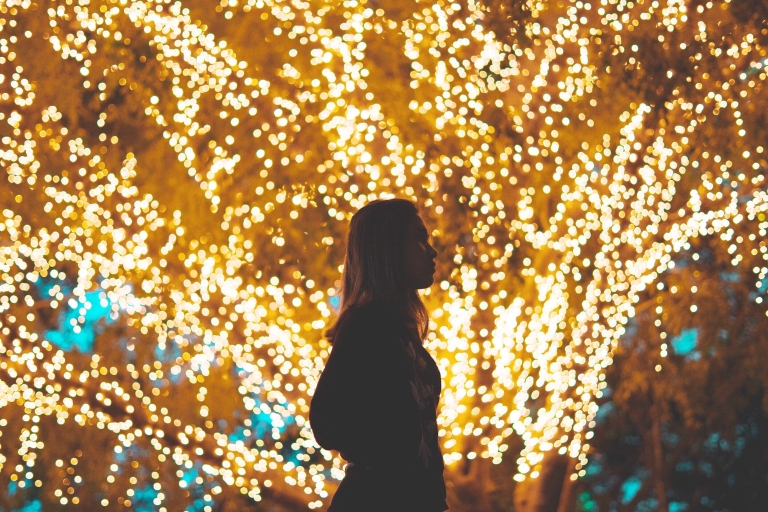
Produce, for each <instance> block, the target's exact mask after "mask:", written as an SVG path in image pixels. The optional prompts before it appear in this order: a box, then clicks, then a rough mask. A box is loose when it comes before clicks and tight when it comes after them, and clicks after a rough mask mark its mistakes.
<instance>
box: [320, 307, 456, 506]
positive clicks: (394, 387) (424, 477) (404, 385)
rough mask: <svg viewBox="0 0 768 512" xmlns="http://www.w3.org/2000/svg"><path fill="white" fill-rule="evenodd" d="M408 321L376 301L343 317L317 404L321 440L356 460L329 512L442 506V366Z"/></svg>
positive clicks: (346, 458) (346, 457)
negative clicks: (415, 339)
mask: <svg viewBox="0 0 768 512" xmlns="http://www.w3.org/2000/svg"><path fill="white" fill-rule="evenodd" d="M407 339H408V332H407V330H406V328H405V325H404V323H403V322H402V321H401V320H399V319H398V318H397V317H396V316H395V315H394V313H393V312H392V311H391V310H389V309H388V308H387V307H386V306H385V305H383V304H382V303H379V302H371V303H369V304H366V305H364V306H360V307H356V308H354V309H350V310H348V311H347V312H346V313H345V314H344V315H343V318H342V319H341V320H340V323H339V329H338V331H337V335H336V339H335V340H334V344H333V350H332V351H331V355H330V356H329V358H328V361H327V363H326V366H325V370H324V371H323V374H322V375H321V377H320V381H319V382H318V385H317V389H316V390H315V394H314V396H313V398H312V403H311V406H310V413H309V416H310V423H311V426H312V431H313V433H314V435H315V439H316V440H317V442H318V444H320V446H322V447H323V448H325V449H328V450H338V451H339V452H341V456H342V457H343V458H344V459H345V460H347V461H348V462H350V463H352V465H351V467H349V468H348V469H347V474H346V477H345V478H344V480H343V481H342V483H341V485H340V486H339V489H338V491H337V492H336V495H335V496H334V497H333V501H332V503H331V506H330V508H329V509H328V511H329V512H378V511H382V512H383V511H398V512H410V511H412V512H440V511H443V510H446V509H447V508H448V507H447V505H446V503H445V484H444V482H443V459H442V454H441V453H440V447H439V445H438V440H437V421H436V408H437V402H438V399H439V397H440V390H441V382H440V372H439V370H438V368H437V365H436V364H435V362H434V360H433V359H432V357H431V356H430V355H429V353H428V352H427V351H426V350H425V349H424V348H423V347H422V346H421V345H420V344H418V343H412V342H410V341H406V340H407Z"/></svg>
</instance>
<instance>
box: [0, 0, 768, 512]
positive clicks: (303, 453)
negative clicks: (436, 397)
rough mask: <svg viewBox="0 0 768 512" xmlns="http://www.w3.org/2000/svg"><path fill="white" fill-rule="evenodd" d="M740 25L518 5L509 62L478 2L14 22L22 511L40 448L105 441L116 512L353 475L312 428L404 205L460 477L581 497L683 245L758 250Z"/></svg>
mask: <svg viewBox="0 0 768 512" xmlns="http://www.w3.org/2000/svg"><path fill="white" fill-rule="evenodd" d="M729 6H730V3H729V2H720V3H716V4H713V2H709V3H707V4H699V5H696V6H694V5H693V4H690V3H686V2H682V1H676V0H669V1H668V2H665V3H664V2H662V3H660V2H659V1H649V0H638V1H636V2H625V1H613V0H610V1H609V0H601V1H595V2H592V3H590V2H582V1H577V2H547V3H544V2H535V1H531V2H528V4H527V6H526V9H525V10H524V12H525V13H526V16H527V18H526V19H525V20H522V21H523V23H522V24H514V25H513V24H512V21H510V25H509V29H510V30H512V31H511V32H510V34H511V35H509V36H508V37H507V35H506V34H502V33H496V32H494V31H493V30H492V29H490V28H489V27H491V26H492V27H494V28H496V27H498V26H504V25H503V23H504V22H503V20H502V21H499V20H498V19H496V20H494V16H498V15H499V13H498V12H496V11H494V9H496V6H495V3H494V2H488V3H478V2H473V1H469V2H467V3H448V2H443V1H438V2H435V3H434V4H428V3H410V2H409V3H407V5H401V6H399V7H398V6H396V5H395V4H393V5H391V6H389V5H383V4H382V5H380V2H369V3H366V2H364V1H358V0H346V1H344V2H342V3H339V4H338V5H336V4H334V5H330V4H324V3H319V2H303V1H301V0H292V1H284V2H281V1H266V0H258V1H256V0H250V1H249V2H247V3H244V2H239V1H237V0H228V1H226V0H224V1H222V3H221V4H219V5H218V6H216V9H215V10H213V9H210V10H209V9H208V7H209V5H208V4H205V3H203V4H202V5H197V4H189V5H187V4H186V3H184V2H164V1H155V2H150V1H128V0H119V1H95V0H63V1H60V2H54V3H50V4H46V6H45V7H44V6H43V5H42V4H37V3H34V2H32V1H31V0H21V1H19V0H9V1H6V2H5V3H4V5H3V6H2V7H1V8H0V28H1V30H0V73H2V80H0V90H1V91H0V101H1V102H2V107H1V108H0V124H2V128H0V142H1V144H0V161H2V165H3V168H4V169H5V171H6V173H7V180H8V181H7V185H4V186H3V187H2V188H3V192H2V197H0V201H2V205H1V207H2V212H1V213H0V242H1V243H0V277H2V281H1V282H0V332H1V333H2V336H0V342H1V344H0V406H1V407H3V408H6V409H7V410H9V411H13V414H14V415H17V416H18V417H20V418H21V423H20V424H21V427H20V434H19V446H21V449H19V450H17V451H18V456H19V462H17V463H16V465H15V466H14V467H13V472H12V474H11V476H10V478H11V480H12V481H13V482H16V483H17V485H18V487H19V488H22V489H23V488H25V487H29V486H37V487H40V486H42V485H43V481H42V480H41V479H40V477H38V476H37V473H36V469H35V460H36V459H37V458H38V456H37V455H36V454H37V453H38V452H39V451H41V450H44V449H48V448H47V447H45V446H44V443H42V442H39V441H38V438H39V435H40V433H39V431H40V429H41V425H43V424H45V425H48V423H47V420H46V418H52V417H55V418H56V423H57V424H58V426H55V428H61V429H80V428H85V429H98V430H105V431H108V432H110V433H111V434H110V435H111V440H112V443H113V444H112V449H113V451H114V453H115V461H114V463H113V464H110V473H109V474H108V475H107V476H106V477H104V478H105V482H106V483H107V484H108V486H107V488H108V489H111V490H107V491H103V497H101V499H100V503H101V504H102V505H103V506H104V507H111V506H113V505H114V504H115V503H118V504H120V505H125V506H131V504H132V503H133V504H136V503H138V502H140V501H141V500H142V499H144V500H149V501H151V502H152V503H153V504H154V505H155V506H157V507H161V508H160V510H163V508H162V507H166V506H169V505H168V502H169V500H170V498H168V496H170V494H171V493H173V492H176V490H173V491H172V490H171V489H170V488H169V481H170V480H173V483H174V484H177V485H176V486H175V487H176V488H177V489H181V490H186V492H189V490H190V489H192V488H193V487H198V488H200V489H205V491H204V494H203V496H202V500H203V503H204V505H203V506H204V508H205V510H211V508H212V506H213V502H214V501H215V500H216V496H217V495H219V494H221V493H222V492H224V491H223V488H224V487H231V488H235V489H237V490H238V491H239V492H240V493H242V494H244V495H247V496H249V497H251V498H253V499H255V500H257V501H258V500H261V499H262V496H263V494H265V493H270V496H271V497H273V498H275V499H282V500H285V501H286V502H290V503H298V504H301V505H302V506H304V505H308V506H309V508H310V509H314V508H319V507H321V506H322V505H323V503H324V500H326V498H328V496H329V494H330V493H331V492H332V488H333V485H335V481H337V480H339V479H340V478H341V477H342V476H343V472H342V469H341V468H342V461H341V460H340V459H339V458H338V457H335V456H334V454H331V453H328V452H326V451H324V450H321V449H320V448H319V447H318V446H316V445H315V444H314V441H313V438H312V435H311V428H310V425H309V424H308V422H307V419H306V418H307V413H308V403H309V400H310V396H309V394H310V393H311V390H312V389H313V388H314V386H315V384H316V382H317V379H318V377H319V375H320V372H321V371H322V364H323V361H324V360H325V359H326V358H327V355H328V351H329V350H330V347H329V346H328V344H327V343H326V342H325V341H324V340H322V339H321V333H322V331H323V330H324V329H325V328H326V327H327V326H328V324H329V322H330V319H331V317H332V315H333V314H334V313H333V310H334V308H335V307H336V305H337V304H338V301H337V299H338V296H337V294H338V282H335V281H336V280H337V279H338V271H339V268H337V265H338V263H339V262H340V261H341V255H342V249H343V248H342V247H341V245H342V244H341V243H340V242H341V240H343V236H344V233H345V230H346V227H347V222H348V219H349V218H350V217H351V215H352V214H353V213H354V211H356V210H357V208H359V207H360V206H362V205H363V204H365V203H366V202H367V201H369V200H371V199H374V198H377V197H389V196H392V195H394V194H398V195H405V196H410V197H413V198H414V199H416V200H418V201H420V202H421V203H423V205H424V213H425V216H426V217H427V219H428V224H429V223H430V222H431V225H432V226H433V227H434V230H433V232H432V234H433V236H434V238H435V241H436V243H437V244H438V246H440V247H441V249H442V253H441V256H440V257H439V259H440V260H441V261H440V262H439V263H440V266H439V271H438V282H437V283H436V285H435V286H434V287H433V289H432V290H430V291H429V292H427V293H426V294H425V300H426V302H427V303H428V307H429V309H430V311H432V317H433V318H432V325H431V328H432V332H431V334H430V336H429V339H428V340H427V347H428V349H429V350H430V352H431V353H432V354H434V355H435V358H436V360H437V362H438V365H439V367H440V370H441V373H442V375H443V382H444V393H443V399H442V404H441V405H442V408H441V411H440V416H439V418H438V423H439V428H440V431H439V435H440V438H441V442H442V446H443V451H444V457H445V461H446V464H447V465H448V468H449V471H450V470H451V468H452V467H455V465H456V464H457V463H459V462H460V461H462V460H465V459H469V460H470V461H472V460H475V459H481V460H482V459H489V460H491V461H492V462H493V463H499V462H500V461H501V459H502V457H503V456H512V457H517V468H518V473H517V474H516V475H515V479H516V480H518V481H521V480H524V479H525V478H527V477H533V478H535V477H537V476H538V474H539V472H540V471H541V467H542V464H543V463H544V459H545V457H546V456H547V454H549V453H559V454H567V455H568V456H570V457H572V458H574V459H576V460H577V462H576V465H575V468H576V473H575V474H574V476H573V477H574V478H575V477H576V476H577V475H583V474H584V469H583V466H584V464H585V463H586V453H587V452H588V451H589V439H590V438H591V429H592V427H593V426H594V417H595V413H596V412H597V405H596V404H595V398H596V397H600V396H601V393H602V389H604V388H605V382H604V379H605V368H606V367H607V366H608V365H610V364H611V362H612V354H613V350H614V347H615V345H616V343H617V341H618V339H619V337H620V336H621V335H622V334H623V332H624V326H625V325H626V322H627V321H628V320H629V319H630V318H631V317H632V316H633V314H634V312H635V308H636V305H637V301H638V300H639V296H640V293H641V292H643V291H644V290H645V289H646V288H648V287H649V286H652V285H653V284H654V283H655V281H656V279H657V278H658V276H659V275H660V274H661V273H662V272H664V271H666V270H668V269H670V268H673V267H674V264H675V260H674V256H675V253H677V252H678V251H680V250H682V249H684V248H685V247H686V244H687V241H688V240H689V239H690V238H692V237H696V236H699V235H704V234H710V235H711V234H720V236H721V237H722V238H723V239H724V240H727V241H730V243H731V244H732V245H731V247H732V249H733V250H732V251H731V252H732V254H733V261H732V264H733V265H734V266H736V265H739V264H740V263H741V261H742V260H743V259H744V255H743V254H742V244H741V243H740V242H738V241H736V240H731V238H732V236H733V235H734V231H733V227H734V226H736V225H748V226H750V227H749V230H750V232H751V233H753V234H754V233H759V234H760V236H763V237H764V236H765V232H766V230H768V222H766V221H765V212H766V209H768V195H767V194H766V192H765V190H764V189H765V181H764V169H765V166H766V159H765V155H764V148H763V146H761V145H760V144H761V143H760V142H759V141H760V140H761V137H760V135H761V132H760V131H759V130H760V129H759V127H758V122H757V121H756V119H758V118H757V117H756V116H758V113H759V111H760V108H759V105H761V103H760V101H761V100H760V99H759V97H758V96H759V93H758V91H760V89H761V87H762V83H763V82H764V81H765V79H766V72H765V62H766V61H765V49H764V46H762V42H763V41H765V39H766V34H768V31H767V30H766V29H764V28H762V29H761V28H760V26H759V24H757V25H755V26H751V25H748V24H747V25H742V26H741V30H740V31H738V33H736V32H734V34H736V35H733V34H731V35H728V37H725V36H724V34H726V32H725V29H724V28H722V27H720V26H719V25H718V22H719V21H722V18H723V16H726V17H727V16H728V14H727V13H728V12H729V11H728V10H729V8H730V7H729ZM727 19H729V20H730V18H727ZM518 21H519V20H518ZM731 21H732V20H731ZM733 23H735V22H733ZM656 51H658V52H660V54H662V55H665V56H666V57H665V58H667V57H670V55H675V56H676V58H677V59H678V61H677V62H676V63H675V64H676V65H675V66H672V65H668V64H667V63H665V62H663V59H660V58H656V59H657V60H649V59H651V56H652V55H653V53H654V52H656ZM653 66H656V67H657V68H658V67H659V66H661V67H663V69H656V68H653V69H649V68H652V67H653ZM756 105H757V112H758V113H756ZM762 140H764V139H762ZM761 247H762V246H761ZM762 249H764V247H762ZM761 252H762V255H763V259H764V260H765V259H768V257H767V256H766V252H765V250H762V251H761ZM755 273H757V274H759V275H760V276H761V278H762V277H764V276H765V275H766V274H767V273H768V269H767V268H766V267H759V268H758V267H755ZM761 300H762V299H761ZM693 307H695V306H693V305H692V308H693ZM692 311H693V309H692ZM100 331H101V332H100ZM664 337H666V334H664ZM662 350H663V351H664V352H665V351H666V348H665V347H663V348H662ZM659 371H662V369H661V368H659ZM226 386H229V388H227V387H226ZM233 395H234V396H236V399H234V400H233V399H232V396H233ZM227 418H228V420H227ZM221 420H225V421H224V423H221ZM222 425H226V427H223V426H222ZM6 426H7V421H6V420H5V419H4V420H2V423H0V427H6ZM52 428H53V427H52ZM512 436H519V437H520V438H522V440H523V443H524V448H523V450H522V452H521V453H519V454H513V453H510V454H506V455H505V452H507V450H508V448H509V439H510V438H511V437H512ZM2 439H3V445H2V448H0V453H2V455H0V464H6V465H7V464H8V462H7V461H8V460H10V458H11V454H10V453H9V451H8V446H9V441H8V440H7V437H6V436H3V438H2ZM138 447H142V449H145V450H150V449H151V450H153V451H152V452H150V453H152V459H153V460H154V461H156V464H157V469H156V470H154V471H152V473H151V476H150V477H145V478H144V480H142V481H141V482H139V477H137V476H126V475H129V474H130V475H133V474H134V473H132V471H133V470H137V468H138V464H137V465H133V464H132V462H134V461H132V460H129V459H130V458H129V457H127V456H126V455H125V453H131V454H135V453H137V451H136V450H138ZM13 457H14V460H16V458H15V457H16V455H13ZM82 457H83V454H82V452H79V454H75V453H73V454H69V455H68V456H67V458H66V459H58V460H57V461H56V467H57V468H61V472H62V481H61V483H60V484H57V483H53V485H52V488H51V489H50V492H52V493H54V495H55V497H56V499H58V500H59V502H60V503H61V504H67V503H72V504H78V503H79V502H80V501H81V500H83V499H86V497H84V496H81V495H78V492H77V489H78V485H81V483H82V481H83V478H84V477H83V476H82V475H81V474H79V469H78V461H79V460H80V459H81V458H82ZM153 464H154V462H153ZM6 469H7V468H6ZM70 470H72V471H70ZM136 474H138V473H136ZM57 485H58V487H57ZM147 490H149V491H147ZM46 492H47V491H46ZM147 492H149V494H146V493H147ZM147 496H149V497H148V498H147ZM187 496H189V494H187Z"/></svg>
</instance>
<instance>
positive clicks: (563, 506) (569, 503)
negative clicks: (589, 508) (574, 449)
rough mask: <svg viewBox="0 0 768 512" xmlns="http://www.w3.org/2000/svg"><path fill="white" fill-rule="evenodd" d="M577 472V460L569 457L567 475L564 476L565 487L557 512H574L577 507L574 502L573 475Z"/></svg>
mask: <svg viewBox="0 0 768 512" xmlns="http://www.w3.org/2000/svg"><path fill="white" fill-rule="evenodd" d="M575 470H576V459H573V458H571V457H568V461H567V466H566V469H565V474H564V475H563V487H562V489H561V490H560V499H559V502H560V503H559V504H558V505H557V512H572V511H573V510H574V509H575V508H576V507H575V503H574V501H573V483H574V480H571V475H573V473H574V471H575Z"/></svg>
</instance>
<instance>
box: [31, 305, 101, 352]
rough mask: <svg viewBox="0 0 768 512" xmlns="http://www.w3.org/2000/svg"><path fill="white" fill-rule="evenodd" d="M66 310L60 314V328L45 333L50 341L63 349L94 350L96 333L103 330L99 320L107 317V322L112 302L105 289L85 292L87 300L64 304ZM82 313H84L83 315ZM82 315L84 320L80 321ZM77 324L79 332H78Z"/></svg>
mask: <svg viewBox="0 0 768 512" xmlns="http://www.w3.org/2000/svg"><path fill="white" fill-rule="evenodd" d="M62 306H64V307H65V309H64V311H62V312H61V314H59V328H58V329H57V330H54V331H48V332H46V333H45V337H46V339H47V340H48V341H50V342H51V343H53V344H54V345H56V346H58V347H60V348H61V349H63V350H66V351H70V350H73V349H77V350H78V351H80V352H84V353H87V352H92V351H93V342H94V340H95V339H96V334H99V333H100V332H101V326H99V325H98V323H99V321H101V320H102V319H104V318H106V321H107V323H110V322H111V321H112V319H111V318H110V316H109V313H110V311H111V307H112V304H111V303H110V301H109V299H108V298H107V296H106V294H105V293H104V292H103V291H98V290H97V291H92V292H88V293H86V294H85V302H78V303H77V305H76V306H75V307H74V308H73V307H68V305H66V306H65V305H64V304H62ZM81 314H82V315H81ZM80 316H82V318H83V321H82V322H79V321H78V319H79V317H80ZM75 325H77V327H78V330H79V332H76V330H75Z"/></svg>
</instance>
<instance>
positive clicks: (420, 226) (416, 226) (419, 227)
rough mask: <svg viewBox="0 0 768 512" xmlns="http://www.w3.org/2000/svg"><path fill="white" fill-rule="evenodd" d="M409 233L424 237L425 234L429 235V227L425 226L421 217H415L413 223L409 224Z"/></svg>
mask: <svg viewBox="0 0 768 512" xmlns="http://www.w3.org/2000/svg"><path fill="white" fill-rule="evenodd" d="M407 231H408V233H409V234H411V235H423V234H424V233H427V234H429V233H428V231H427V227H426V226H425V225H424V221H423V220H422V218H421V217H418V216H416V217H414V218H412V219H411V221H410V222H409V223H408V227H407Z"/></svg>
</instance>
